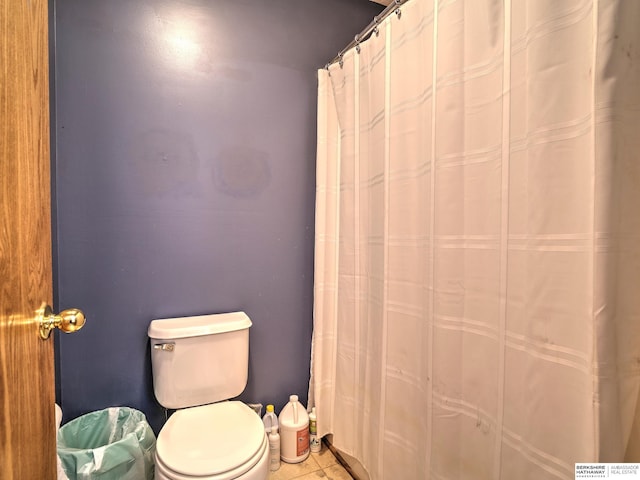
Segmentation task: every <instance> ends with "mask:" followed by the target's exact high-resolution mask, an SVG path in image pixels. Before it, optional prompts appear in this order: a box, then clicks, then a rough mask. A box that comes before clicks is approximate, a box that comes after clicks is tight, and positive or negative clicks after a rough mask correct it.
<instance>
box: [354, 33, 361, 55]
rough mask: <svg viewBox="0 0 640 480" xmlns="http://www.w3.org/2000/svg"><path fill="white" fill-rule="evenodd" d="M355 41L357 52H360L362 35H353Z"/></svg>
mask: <svg viewBox="0 0 640 480" xmlns="http://www.w3.org/2000/svg"><path fill="white" fill-rule="evenodd" d="M353 41H354V42H356V52H357V53H360V35H356V36H355V37H353Z"/></svg>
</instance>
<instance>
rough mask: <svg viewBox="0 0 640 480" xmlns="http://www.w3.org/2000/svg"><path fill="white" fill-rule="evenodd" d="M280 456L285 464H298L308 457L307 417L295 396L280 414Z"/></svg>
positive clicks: (305, 411)
mask: <svg viewBox="0 0 640 480" xmlns="http://www.w3.org/2000/svg"><path fill="white" fill-rule="evenodd" d="M279 423H280V456H281V457H282V461H284V462H287V463H299V462H302V461H304V460H306V458H307V457H308V456H309V415H308V414H307V410H306V409H305V408H304V407H303V406H302V404H301V403H300V402H299V401H298V396H297V395H291V396H290V397H289V403H287V404H286V405H285V407H284V408H283V409H282V411H281V412H280V417H279Z"/></svg>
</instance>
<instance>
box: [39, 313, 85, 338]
mask: <svg viewBox="0 0 640 480" xmlns="http://www.w3.org/2000/svg"><path fill="white" fill-rule="evenodd" d="M37 314H38V324H39V325H40V337H42V339H44V340H46V339H47V338H49V335H51V330H53V329H54V328H59V329H60V330H62V331H63V332H64V333H73V332H76V331H78V330H80V329H81V328H82V327H83V326H84V324H85V321H86V319H85V316H84V313H82V311H81V310H78V309H77V308H69V309H67V310H63V311H62V312H60V313H59V314H58V315H56V314H55V313H53V311H52V310H51V307H50V306H49V305H44V306H43V307H42V308H41V309H40V310H38V312H37Z"/></svg>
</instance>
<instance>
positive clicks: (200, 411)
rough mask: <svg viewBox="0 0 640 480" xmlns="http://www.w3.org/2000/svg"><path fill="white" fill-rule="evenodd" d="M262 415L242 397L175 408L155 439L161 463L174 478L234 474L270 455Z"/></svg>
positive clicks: (221, 478) (223, 478)
mask: <svg viewBox="0 0 640 480" xmlns="http://www.w3.org/2000/svg"><path fill="white" fill-rule="evenodd" d="M267 450H268V441H267V438H266V435H265V433H264V425H263V424H262V420H261V419H260V417H259V416H258V415H256V413H255V412H254V411H253V410H251V409H250V408H249V407H247V406H246V405H245V404H244V403H242V402H237V401H231V402H222V403H214V404H210V405H203V406H200V407H193V408H186V409H183V410H178V411H177V412H175V413H174V414H173V415H172V416H171V417H170V418H169V420H168V421H167V423H166V424H165V426H164V427H163V428H162V430H161V431H160V434H159V435H158V439H157V443H156V461H157V465H156V469H158V470H164V471H166V472H167V473H168V472H171V478H194V479H197V478H200V479H205V478H206V479H215V480H230V479H234V478H237V477H239V476H241V475H243V474H244V473H246V472H248V471H249V470H251V469H252V468H253V467H254V466H255V465H256V464H257V463H258V462H260V460H261V459H262V458H263V457H264V456H265V454H266V453H268V452H267Z"/></svg>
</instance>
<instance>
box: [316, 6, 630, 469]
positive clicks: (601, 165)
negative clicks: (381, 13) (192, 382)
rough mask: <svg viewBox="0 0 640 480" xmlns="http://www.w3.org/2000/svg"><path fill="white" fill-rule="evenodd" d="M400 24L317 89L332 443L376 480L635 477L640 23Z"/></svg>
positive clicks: (566, 16)
mask: <svg viewBox="0 0 640 480" xmlns="http://www.w3.org/2000/svg"><path fill="white" fill-rule="evenodd" d="M400 10H401V15H397V14H392V15H391V16H390V17H388V18H387V19H386V20H385V21H384V22H383V24H382V25H381V26H380V28H379V32H378V34H377V35H373V36H372V37H371V38H370V39H369V40H367V41H366V42H365V43H364V44H362V45H361V51H360V52H359V53H358V52H356V51H355V50H351V51H349V52H347V53H346V54H345V55H344V58H343V62H342V65H340V64H337V63H336V64H333V65H331V66H330V68H329V70H328V71H326V70H320V71H319V93H318V107H319V110H318V165H317V202H316V205H317V210H316V260H315V307H314V335H313V352H312V371H311V382H310V395H309V398H310V403H311V404H313V405H315V406H316V407H317V412H318V429H319V433H320V434H321V435H325V434H328V433H331V434H333V442H334V444H335V445H336V446H337V447H338V448H339V449H341V450H342V451H344V452H345V453H348V454H350V455H352V456H354V457H355V458H357V459H358V460H359V461H360V462H361V463H362V464H363V465H364V466H365V467H366V469H367V470H368V472H369V474H370V475H371V478H372V479H374V480H378V479H385V480H411V479H470V480H471V479H473V480H482V479H502V480H516V479H517V480H527V479H531V480H534V479H535V480H540V479H573V478H574V462H593V461H609V462H622V461H625V460H626V461H635V462H640V403H639V398H640V397H639V390H640V158H639V156H640V27H639V26H640V2H637V1H635V0H620V1H615V0H600V1H594V0H571V1H570V0H562V1H558V0H529V1H526V0H467V1H463V0H459V1H455V0H445V1H437V0H436V1H433V0H410V1H409V2H408V3H406V4H404V5H403V6H402V7H401V9H400Z"/></svg>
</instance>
